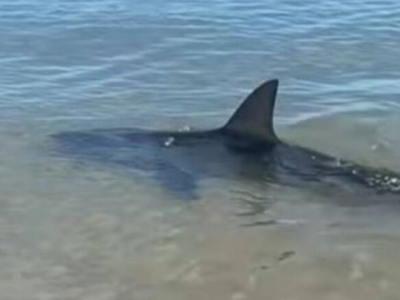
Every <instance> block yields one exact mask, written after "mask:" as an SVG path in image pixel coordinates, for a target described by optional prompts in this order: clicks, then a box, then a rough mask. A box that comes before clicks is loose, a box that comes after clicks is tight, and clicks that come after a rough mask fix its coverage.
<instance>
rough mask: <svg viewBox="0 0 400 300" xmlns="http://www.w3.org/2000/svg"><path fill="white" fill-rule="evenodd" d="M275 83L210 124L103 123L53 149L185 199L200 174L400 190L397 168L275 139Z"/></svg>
mask: <svg viewBox="0 0 400 300" xmlns="http://www.w3.org/2000/svg"><path fill="white" fill-rule="evenodd" d="M278 85H279V81H278V80H277V79H273V80H269V81H266V82H264V83H262V84H261V85H260V86H258V87H257V88H256V89H255V90H253V91H252V92H251V93H250V95H249V96H247V97H246V98H245V100H244V101H243V102H242V104H241V105H240V106H239V108H238V109H237V110H236V111H235V112H234V114H233V115H232V117H231V118H230V119H229V120H228V122H227V123H226V124H225V125H224V126H222V127H221V128H217V129H207V130H177V131H164V130H159V131H150V130H145V129H133V128H106V129H93V130H87V131H69V132H60V133H56V134H53V136H52V137H53V138H54V139H55V140H56V145H57V152H58V153H63V154H68V156H71V157H74V158H75V159H78V160H80V161H81V160H90V161H96V162H98V163H102V164H104V163H106V164H108V165H113V166H118V167H122V168H124V170H129V172H131V173H132V174H136V175H137V176H144V177H146V178H147V177H151V178H153V179H155V180H156V181H157V182H159V183H160V184H161V185H162V186H164V187H165V188H167V189H168V190H170V191H172V192H173V193H174V194H176V195H179V197H183V198H185V199H197V198H199V187H198V185H199V181H201V180H202V179H204V178H223V179H228V180H230V179H232V180H241V181H256V182H258V183H261V184H265V185H266V186H267V185H268V184H271V183H273V184H278V185H283V186H284V185H294V186H299V187H304V186H309V187H316V186H321V185H322V187H323V188H324V187H325V186H327V187H328V186H329V187H332V186H333V187H334V189H337V188H339V189H340V187H342V186H343V185H344V184H347V185H351V186H352V187H353V186H354V187H362V188H363V189H365V190H366V191H368V192H373V193H376V194H386V193H389V194H393V195H400V174H398V173H397V172H395V171H391V170H388V169H385V168H374V167H369V166H363V165H360V164H358V163H355V162H352V161H348V160H345V159H341V158H339V157H335V156H330V155H326V154H324V153H321V152H318V151H316V150H313V149H309V148H307V147H303V146H299V145H295V144H292V143H290V142H287V141H283V140H281V139H280V138H279V137H278V136H277V134H276V133H275V130H274V126H273V116H274V107H275V100H276V97H277V91H278ZM356 191H357V189H356Z"/></svg>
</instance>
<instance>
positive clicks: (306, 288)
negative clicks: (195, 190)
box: [0, 0, 400, 300]
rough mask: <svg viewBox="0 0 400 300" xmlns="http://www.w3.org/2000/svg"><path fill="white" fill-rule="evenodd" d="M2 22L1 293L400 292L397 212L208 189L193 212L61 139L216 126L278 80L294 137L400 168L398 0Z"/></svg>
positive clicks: (5, 15) (202, 6)
mask: <svg viewBox="0 0 400 300" xmlns="http://www.w3.org/2000/svg"><path fill="white" fill-rule="evenodd" d="M0 28H1V30H0V138H1V144H0V145H1V147H0V298H2V299H18V300H20V299H21V300H22V299H139V300H141V299H188V298H189V297H190V298H191V299H193V300H197V299H234V300H239V299H265V298H266V297H267V296H268V299H398V298H399V296H400V289H399V288H398V284H397V283H398V281H399V279H400V272H399V270H400V265H399V264H398V263H397V261H398V259H397V258H398V257H397V253H398V251H399V250H400V236H399V234H398V228H399V225H400V224H399V221H398V219H399V218H398V216H399V214H400V212H399V209H398V207H397V205H396V204H397V203H392V202H391V203H385V199H384V198H383V197H382V202H383V203H384V205H383V206H378V207H375V206H373V207H371V206H368V205H365V206H363V205H357V206H346V205H343V203H346V201H347V199H334V198H335V197H334V196H332V195H324V194H323V193H322V194H321V193H314V191H298V190H293V189H289V188H287V189H283V188H282V187H280V188H278V187H277V188H276V189H272V190H270V191H268V193H267V195H265V193H263V190H262V189H261V190H260V188H259V187H257V186H247V185H245V184H244V183H243V184H240V183H237V182H236V183H233V182H229V180H226V181H222V180H220V181H216V180H211V179H210V180H206V181H205V182H202V183H201V187H202V188H203V192H202V199H201V201H197V202H196V203H190V204H188V203H181V202H179V201H174V199H171V198H173V196H171V195H168V193H167V192H166V191H165V190H163V188H162V187H161V186H159V185H157V183H155V182H153V181H151V180H149V181H146V180H143V181H141V180H137V179H133V178H131V177H129V176H126V174H125V173H124V172H123V171H121V170H112V169H109V168H107V167H103V166H99V165H91V164H90V163H88V164H83V165H82V164H77V163H74V162H72V161H69V160H68V159H61V158H57V157H54V156H52V155H51V154H50V151H49V144H50V143H51V141H50V140H49V135H50V134H52V133H56V132H60V131H63V130H70V129H87V128H111V127H126V126H132V127H145V128H163V129H164V128H173V129H178V128H182V127H184V126H186V125H188V124H190V125H191V126H195V127H200V128H201V127H203V128H204V127H207V128H209V127H214V126H218V125H220V124H222V123H224V122H225V121H226V120H227V118H228V117H229V116H230V114H231V113H232V111H233V110H234V109H235V108H236V107H237V105H238V104H239V103H240V102H241V100H242V99H243V98H244V97H245V96H246V95H247V94H248V93H249V92H250V91H251V90H252V89H253V88H254V87H256V86H257V85H258V84H259V83H261V82H262V81H264V80H266V79H270V78H279V79H280V81H281V85H280V90H279V96H278V103H277V112H276V126H277V129H278V133H279V134H280V135H281V136H283V137H284V138H285V139H287V140H290V141H293V142H296V143H299V144H302V145H307V146H310V147H313V148H316V149H319V150H323V151H325V152H328V153H330V154H333V155H339V156H342V157H345V158H350V159H353V160H356V161H358V162H360V163H365V164H368V165H374V166H385V167H390V168H391V169H395V170H400V153H399V152H398V149H399V147H400V141H399V140H398V128H399V126H400V60H399V55H398V53H399V51H398V49H400V38H399V36H400V35H399V34H400V2H398V1H395V0H387V1H353V0H352V1H313V0H305V1H302V2H299V1H272V0H271V1H251V2H248V3H247V2H246V3H245V2H243V1H237V0H216V1H208V0H203V1H200V0H190V1H183V0H181V1H177V0H171V1H160V0H149V1H145V2H143V1H126V0H103V1H101V0H99V1H91V0H88V1H68V2H66V1H60V0H52V1H46V2H45V1H43V0H30V1H27V0H25V1H19V0H17V1H13V2H6V1H2V0H0ZM226 186H229V191H226V188H225V187H226ZM343 200H344V201H343ZM348 200H349V201H348V203H354V202H357V203H358V204H360V203H362V201H361V200H362V196H360V199H355V200H356V201H351V200H354V199H348ZM339 203H340V204H339ZM247 225H252V226H247ZM255 225H259V226H255Z"/></svg>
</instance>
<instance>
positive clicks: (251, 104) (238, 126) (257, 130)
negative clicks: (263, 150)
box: [223, 79, 279, 143]
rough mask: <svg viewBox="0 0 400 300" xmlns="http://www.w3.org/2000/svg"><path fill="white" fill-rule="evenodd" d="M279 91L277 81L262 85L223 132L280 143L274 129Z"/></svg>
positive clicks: (235, 114) (240, 107)
mask: <svg viewBox="0 0 400 300" xmlns="http://www.w3.org/2000/svg"><path fill="white" fill-rule="evenodd" d="M277 90H278V80H277V79H274V80H270V81H267V82H265V83H263V84H262V85H260V86H259V87H258V88H256V89H255V90H254V91H253V92H252V93H251V94H250V95H249V96H248V97H247V98H246V99H245V100H244V102H243V103H242V104H241V105H240V106H239V108H238V109H237V110H236V112H235V113H234V114H233V116H232V117H231V118H230V120H229V121H228V123H227V124H226V125H225V126H224V127H223V130H224V131H225V132H227V133H229V134H234V135H237V136H241V137H247V138H253V139H256V140H260V141H265V142H272V143H273V142H278V141H279V139H278V137H277V136H276V134H275V132H274V127H273V113H274V106H275V98H276V95H277Z"/></svg>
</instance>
